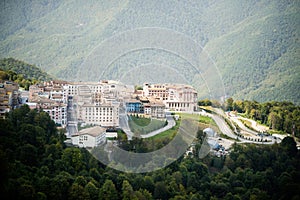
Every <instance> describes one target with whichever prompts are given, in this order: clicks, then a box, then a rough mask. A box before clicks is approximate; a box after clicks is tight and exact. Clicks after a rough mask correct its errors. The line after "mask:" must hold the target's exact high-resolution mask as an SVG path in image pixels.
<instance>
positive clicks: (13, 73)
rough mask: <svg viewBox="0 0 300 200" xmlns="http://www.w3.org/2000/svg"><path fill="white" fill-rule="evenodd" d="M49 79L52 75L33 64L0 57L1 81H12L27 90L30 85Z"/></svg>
mask: <svg viewBox="0 0 300 200" xmlns="http://www.w3.org/2000/svg"><path fill="white" fill-rule="evenodd" d="M50 79H52V77H51V76H50V75H49V74H47V73H46V72H43V71H42V70H41V69H40V68H38V67H36V66H34V65H30V64H28V63H25V62H23V61H19V60H15V59H13V58H5V59H0V80H2V81H4V80H9V81H14V82H16V83H18V84H19V85H20V86H21V87H24V88H25V89H27V90H28V88H29V86H30V85H33V84H35V83H38V82H40V81H48V80H50Z"/></svg>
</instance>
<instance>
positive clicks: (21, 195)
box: [0, 105, 300, 200]
mask: <svg viewBox="0 0 300 200" xmlns="http://www.w3.org/2000/svg"><path fill="white" fill-rule="evenodd" d="M63 132H64V131H63V130H59V131H58V130H57V129H56V127H55V124H54V122H53V121H51V119H50V117H49V116H48V114H47V113H45V112H42V111H37V110H30V109H29V108H28V106H26V105H24V106H22V107H21V108H19V109H15V110H13V111H11V112H10V113H7V118H6V119H4V120H3V119H1V120H0V133H1V135H0V160H1V162H0V163H1V166H0V172H1V173H0V176H1V177H0V181H1V185H0V188H1V197H2V199H70V200H71V199H109V200H111V199H145V200H146V199H147V200H148V199H182V200H183V199H228V200H229V199H274V200H275V199H276V200H277V199H299V198H300V194H299V191H300V172H299V169H300V162H299V159H300V153H299V151H298V150H297V148H296V143H295V141H294V139H293V138H292V137H287V138H285V139H284V140H283V141H282V143H280V144H274V145H264V146H263V145H261V146H258V145H253V144H251V145H246V144H234V145H233V148H232V150H231V152H230V154H229V155H228V156H226V157H221V158H218V157H213V156H207V157H206V158H204V159H199V158H198V157H197V156H194V157H187V158H184V157H181V158H180V159H179V160H177V161H176V162H174V163H172V164H171V165H169V166H168V167H166V168H164V169H161V170H157V171H154V172H149V173H144V174H133V173H123V172H119V171H115V170H113V169H110V168H109V167H106V166H104V165H102V164H101V163H99V162H98V161H97V160H96V159H95V158H94V157H92V156H91V154H90V153H89V152H88V151H87V150H85V149H80V148H76V147H67V146H65V144H64V142H63V141H64V140H65V137H64V134H63ZM203 137H204V136H203V133H201V131H200V132H199V134H198V139H199V140H201V139H202V138H203ZM135 142H136V141H135ZM131 145H132V144H130V143H129V150H130V146H131Z"/></svg>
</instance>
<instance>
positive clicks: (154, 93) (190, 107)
mask: <svg viewBox="0 0 300 200" xmlns="http://www.w3.org/2000/svg"><path fill="white" fill-rule="evenodd" d="M143 95H144V96H145V97H153V98H156V99H160V100H162V101H163V103H164V104H165V106H166V108H167V109H170V110H174V111H187V112H190V111H195V110H197V91H196V90H195V89H194V88H193V87H192V86H189V85H184V84H147V83H146V84H144V86H143Z"/></svg>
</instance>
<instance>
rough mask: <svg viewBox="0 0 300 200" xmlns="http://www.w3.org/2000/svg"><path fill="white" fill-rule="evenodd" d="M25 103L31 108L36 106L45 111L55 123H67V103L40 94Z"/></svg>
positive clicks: (63, 125)
mask: <svg viewBox="0 0 300 200" xmlns="http://www.w3.org/2000/svg"><path fill="white" fill-rule="evenodd" d="M27 104H28V105H29V107H30V108H31V109H34V108H37V109H41V110H43V111H45V112H47V113H48V114H49V116H50V117H51V119H52V120H53V121H54V122H55V123H56V124H57V125H61V126H62V127H65V126H66V125H67V104H64V103H61V102H56V101H54V100H51V99H49V98H45V97H40V96H35V97H34V98H33V99H31V101H30V102H29V103H27Z"/></svg>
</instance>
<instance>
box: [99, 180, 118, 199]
mask: <svg viewBox="0 0 300 200" xmlns="http://www.w3.org/2000/svg"><path fill="white" fill-rule="evenodd" d="M99 199H100V200H117V199H118V191H117V190H116V187H115V184H114V183H113V182H112V181H111V180H106V181H105V183H104V184H103V186H102V187H101V188H100V191H99Z"/></svg>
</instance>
